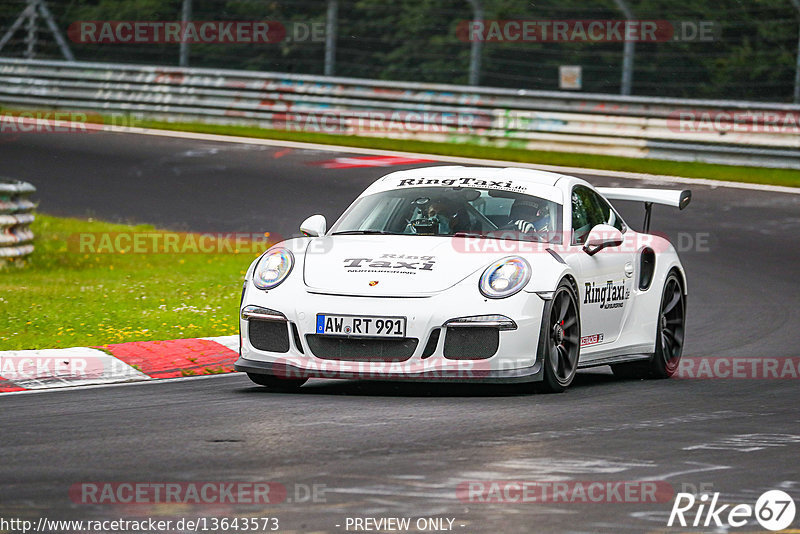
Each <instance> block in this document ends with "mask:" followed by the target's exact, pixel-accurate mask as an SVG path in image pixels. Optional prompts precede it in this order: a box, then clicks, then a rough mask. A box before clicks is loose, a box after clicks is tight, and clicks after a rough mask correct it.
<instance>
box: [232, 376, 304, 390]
mask: <svg viewBox="0 0 800 534" xmlns="http://www.w3.org/2000/svg"><path fill="white" fill-rule="evenodd" d="M247 377H248V378H249V379H250V380H252V381H253V382H255V383H256V384H258V385H259V386H265V387H268V388H269V389H271V390H274V391H293V390H295V389H297V388H299V387H300V386H302V385H303V384H305V383H306V380H308V379H307V378H280V377H277V376H272V375H262V374H258V373H247Z"/></svg>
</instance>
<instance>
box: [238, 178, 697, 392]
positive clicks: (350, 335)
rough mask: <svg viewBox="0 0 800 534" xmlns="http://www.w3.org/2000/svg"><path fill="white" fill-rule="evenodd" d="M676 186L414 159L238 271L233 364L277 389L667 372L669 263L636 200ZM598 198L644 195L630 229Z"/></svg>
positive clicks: (674, 339)
mask: <svg viewBox="0 0 800 534" xmlns="http://www.w3.org/2000/svg"><path fill="white" fill-rule="evenodd" d="M690 198H691V194H690V192H689V191H671V190H656V189H632V188H631V189H624V188H613V189H612V188H594V187H592V186H591V185H590V184H589V183H587V182H586V181H584V180H581V179H579V178H575V177H572V176H565V175H561V174H555V173H549V172H542V171H534V170H528V169H519V168H505V169H501V168H477V167H444V166H442V167H427V168H419V169H414V170H408V171H399V172H394V173H391V174H389V175H387V176H384V177H383V178H380V179H379V180H377V181H376V182H375V183H373V184H372V185H371V186H370V187H368V188H367V189H366V190H365V191H364V192H363V193H362V194H361V195H360V196H359V197H358V198H357V199H356V200H355V202H353V204H352V205H351V206H350V207H349V208H348V209H347V210H346V211H345V212H344V214H343V215H342V216H341V217H340V218H339V220H338V221H336V223H335V224H334V225H333V226H332V227H331V228H330V230H327V228H326V226H327V225H326V221H325V218H324V217H323V216H321V215H314V216H312V217H309V218H308V219H306V220H305V221H304V222H303V223H302V225H301V226H300V230H301V232H302V233H303V237H298V238H294V239H289V240H286V241H283V242H281V243H278V244H276V245H275V246H273V247H271V248H270V249H269V250H268V251H267V252H265V253H264V254H263V255H262V256H261V257H260V258H258V259H257V260H256V261H254V262H253V263H252V264H251V265H250V268H249V269H248V270H247V274H246V276H245V282H244V290H243V293H242V302H241V307H240V323H239V324H240V329H241V331H240V343H241V344H240V358H239V360H238V361H237V362H236V370H238V371H243V372H246V373H247V374H248V376H249V377H250V378H251V379H252V380H253V381H254V382H255V383H257V384H260V385H264V386H268V387H273V388H276V389H287V388H293V387H298V386H300V385H302V384H303V383H304V382H305V381H306V380H307V379H308V378H312V377H320V378H354V379H358V378H368V379H380V380H409V379H418V380H425V381H457V382H531V383H534V384H535V385H536V386H538V388H539V389H542V390H545V391H556V392H557V391H563V390H564V388H566V387H567V386H569V384H570V383H571V382H572V380H573V378H574V376H575V372H576V370H577V369H578V368H582V367H591V366H599V365H611V367H612V369H613V371H614V373H615V374H618V375H620V376H625V377H633V376H642V377H645V376H651V377H662V378H663V377H668V376H671V375H672V374H673V373H674V372H675V371H676V369H677V366H678V361H679V359H680V356H681V351H682V347H683V340H684V324H685V312H686V277H685V274H684V270H683V267H682V265H681V263H680V260H679V259H678V255H677V253H676V251H675V249H674V248H673V247H672V245H671V244H670V242H669V241H668V240H667V239H665V238H664V237H660V236H657V235H653V234H650V233H649V221H650V210H651V207H652V205H653V203H659V204H666V205H670V206H674V207H677V208H680V209H683V208H685V207H686V205H687V204H688V203H689V200H690ZM608 200H633V201H641V202H644V205H645V224H644V232H643V233H639V232H635V231H633V230H632V229H631V228H630V227H628V226H627V225H626V224H625V222H624V221H623V220H622V218H621V217H620V215H619V214H618V212H617V211H616V210H615V208H614V207H613V206H612V205H611V204H610V203H609V202H608Z"/></svg>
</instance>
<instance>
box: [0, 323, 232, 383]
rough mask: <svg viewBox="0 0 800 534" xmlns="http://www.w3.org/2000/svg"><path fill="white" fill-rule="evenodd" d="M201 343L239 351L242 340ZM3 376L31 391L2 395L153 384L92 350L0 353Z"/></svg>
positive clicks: (103, 354) (216, 339)
mask: <svg viewBox="0 0 800 534" xmlns="http://www.w3.org/2000/svg"><path fill="white" fill-rule="evenodd" d="M201 339H205V340H208V341H213V342H215V343H218V344H219V345H222V346H223V347H225V348H227V349H230V350H232V351H234V352H238V351H239V336H220V337H208V338H201ZM0 376H2V377H3V378H4V379H6V380H9V381H10V382H12V383H13V384H14V385H17V386H19V387H21V388H25V389H26V390H28V391H14V392H5V393H0V395H14V394H20V393H29V392H31V391H41V390H48V389H54V388H65V387H69V388H76V387H80V386H82V387H96V386H98V385H106V384H119V383H128V382H143V381H153V380H154V379H153V378H152V377H150V376H148V375H146V374H145V373H143V372H141V371H139V370H138V369H136V368H135V367H132V366H131V365H128V364H127V363H125V362H124V361H122V360H120V359H119V358H116V357H114V356H111V355H110V354H108V353H106V352H103V351H101V350H98V349H93V348H89V347H71V348H66V349H40V350H10V351H0ZM182 378H183V377H182ZM191 378H196V377H191ZM163 380H164V379H159V380H158V381H163Z"/></svg>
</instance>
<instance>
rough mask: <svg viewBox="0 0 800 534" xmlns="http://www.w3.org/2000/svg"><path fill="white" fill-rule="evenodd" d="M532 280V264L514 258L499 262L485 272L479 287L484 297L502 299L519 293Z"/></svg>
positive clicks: (522, 259)
mask: <svg viewBox="0 0 800 534" xmlns="http://www.w3.org/2000/svg"><path fill="white" fill-rule="evenodd" d="M530 279H531V266H530V264H529V263H528V262H527V261H525V259H524V258H520V257H518V256H513V257H511V258H503V259H502V260H498V261H496V262H494V263H493V264H491V265H490V266H489V267H488V268H487V269H486V270H485V271H483V275H481V281H480V284H478V287H479V288H480V290H481V293H482V294H483V296H484V297H488V298H490V299H502V298H505V297H510V296H511V295H513V294H514V293H516V292H518V291H519V290H520V289H522V288H523V287H525V284H527V283H528V280H530Z"/></svg>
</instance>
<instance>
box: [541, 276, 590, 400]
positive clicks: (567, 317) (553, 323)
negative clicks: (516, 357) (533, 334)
mask: <svg viewBox="0 0 800 534" xmlns="http://www.w3.org/2000/svg"><path fill="white" fill-rule="evenodd" d="M541 338H542V339H541V340H540V343H539V351H540V354H541V358H542V364H543V365H544V379H543V380H542V382H541V383H540V384H539V385H538V386H539V387H538V388H537V389H538V390H540V391H543V392H545V393H561V392H562V391H564V390H565V389H566V388H567V387H568V386H569V385H570V384H571V383H572V380H573V379H574V378H575V371H577V369H578V356H580V350H581V345H580V339H581V324H580V317H579V316H578V299H577V297H576V296H575V291H574V290H573V289H572V286H571V285H570V283H569V282H567V281H566V280H564V281H562V282H561V283H560V284H559V286H558V289H556V292H555V294H554V295H553V299H552V300H551V301H550V302H549V307H546V308H545V319H544V320H543V326H542V332H541Z"/></svg>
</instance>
